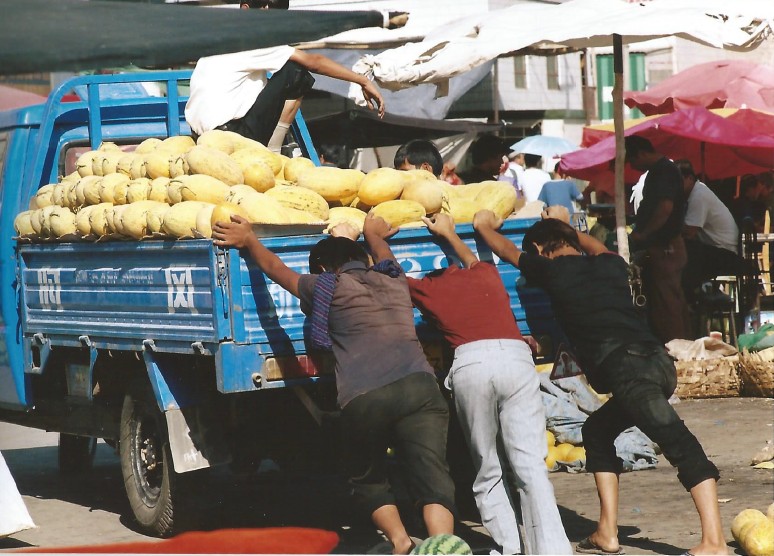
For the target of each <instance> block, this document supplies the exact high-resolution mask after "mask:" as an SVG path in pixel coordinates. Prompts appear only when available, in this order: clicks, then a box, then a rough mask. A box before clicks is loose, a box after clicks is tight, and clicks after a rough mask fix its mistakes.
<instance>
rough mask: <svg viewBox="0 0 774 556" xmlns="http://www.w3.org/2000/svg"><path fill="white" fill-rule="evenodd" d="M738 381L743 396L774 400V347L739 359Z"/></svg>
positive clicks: (743, 354)
mask: <svg viewBox="0 0 774 556" xmlns="http://www.w3.org/2000/svg"><path fill="white" fill-rule="evenodd" d="M739 379H740V381H741V383H742V386H741V392H742V395H744V396H754V397H760V398H774V347H770V348H767V349H764V350H762V351H759V352H756V353H750V352H747V351H745V352H744V353H742V355H741V356H740V357H739Z"/></svg>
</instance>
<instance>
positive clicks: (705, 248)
mask: <svg viewBox="0 0 774 556" xmlns="http://www.w3.org/2000/svg"><path fill="white" fill-rule="evenodd" d="M685 250H686V253H687V255H688V263H687V264H686V266H685V270H684V271H683V289H684V290H685V297H686V299H687V300H688V302H689V303H692V302H693V301H695V299H696V289H697V288H698V287H699V286H700V285H701V284H703V283H704V282H706V281H707V280H711V279H712V278H715V277H716V276H742V275H745V274H751V272H752V269H751V268H750V265H749V263H748V262H747V261H745V260H744V258H743V257H741V256H739V255H738V254H737V253H734V252H733V251H729V250H728V249H722V248H720V247H715V246H714V245H707V244H706V243H702V242H701V241H698V240H691V239H687V240H685Z"/></svg>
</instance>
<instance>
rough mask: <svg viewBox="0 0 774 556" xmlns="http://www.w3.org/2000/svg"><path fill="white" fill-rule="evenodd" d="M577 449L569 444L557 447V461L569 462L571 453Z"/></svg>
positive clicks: (563, 443) (564, 443) (565, 443)
mask: <svg viewBox="0 0 774 556" xmlns="http://www.w3.org/2000/svg"><path fill="white" fill-rule="evenodd" d="M573 448H575V446H573V445H572V444H570V443H568V442H562V443H561V444H557V445H556V459H557V460H558V461H568V460H567V456H568V455H569V453H570V451H571V450H572V449H573Z"/></svg>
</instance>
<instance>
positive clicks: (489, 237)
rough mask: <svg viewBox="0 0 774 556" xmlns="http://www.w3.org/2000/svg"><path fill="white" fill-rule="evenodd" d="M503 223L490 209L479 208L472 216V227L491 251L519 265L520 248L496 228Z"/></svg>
mask: <svg viewBox="0 0 774 556" xmlns="http://www.w3.org/2000/svg"><path fill="white" fill-rule="evenodd" d="M502 225H503V219H502V218H498V217H497V216H495V213H493V212H492V211H491V210H480V211H478V212H477V213H476V215H475V216H474V217H473V227H474V228H475V229H476V231H477V232H478V234H479V235H480V236H481V239H483V240H484V242H486V244H487V245H488V246H489V248H490V249H491V250H492V252H493V253H494V254H495V255H497V256H498V257H500V258H501V259H502V260H504V261H506V262H509V263H511V264H512V265H513V266H516V267H518V266H519V258H520V257H521V249H519V248H518V247H516V245H514V243H513V242H512V241H510V240H509V239H508V238H506V237H505V236H503V235H502V234H500V233H499V232H498V231H497V230H498V228H500V226H502Z"/></svg>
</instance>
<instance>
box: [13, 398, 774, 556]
mask: <svg viewBox="0 0 774 556" xmlns="http://www.w3.org/2000/svg"><path fill="white" fill-rule="evenodd" d="M675 408H676V409H677V410H678V412H679V413H680V415H681V417H682V418H683V419H684V420H685V422H686V423H687V425H688V427H689V428H690V429H691V430H692V431H693V432H694V434H696V436H697V437H698V438H699V440H700V442H701V443H702V444H703V446H704V447H705V449H706V451H707V453H708V454H709V456H710V458H711V459H712V460H713V461H714V462H715V464H716V465H717V466H718V467H719V468H720V472H721V476H722V478H721V481H720V483H719V485H718V495H719V499H720V500H721V504H720V508H721V513H722V518H723V525H724V529H725V531H726V538H727V540H728V542H729V546H730V551H731V552H732V553H733V552H736V553H737V554H741V552H740V550H739V549H738V548H737V547H736V545H735V544H734V542H733V540H732V538H731V533H730V524H731V520H732V519H733V517H734V516H735V515H736V514H737V513H738V512H739V511H741V510H742V509H744V508H748V507H751V508H758V509H760V510H764V511H765V509H766V507H767V506H768V505H769V504H770V503H771V502H772V500H774V471H771V470H756V469H753V468H752V467H751V466H750V465H749V463H750V458H751V457H752V456H753V455H754V454H755V453H756V452H757V451H758V450H759V449H760V448H762V447H763V445H764V444H765V442H766V440H767V439H769V440H771V439H772V437H773V436H774V431H773V429H772V422H773V421H774V400H771V399H761V398H727V399H711V400H682V401H680V402H679V403H678V404H677V405H676V406H675ZM0 450H2V453H3V457H4V458H5V460H6V462H7V463H8V465H9V467H10V469H11V472H12V473H13V475H14V478H15V480H16V482H17V485H18V487H19V490H20V492H21V493H22V495H23V497H24V500H25V502H26V504H27V507H28V509H29V511H30V513H31V515H32V517H33V519H34V521H35V522H36V524H37V526H38V527H37V529H31V530H28V531H23V532H20V533H17V534H15V535H13V536H11V537H9V538H6V539H0V551H12V550H14V549H20V548H25V547H32V546H37V547H42V548H47V547H49V548H50V547H57V546H73V545H82V544H104V543H114V542H128V541H138V540H147V541H153V539H150V538H148V537H145V536H143V535H142V534H141V533H139V532H138V531H137V530H136V529H135V528H134V525H133V523H132V521H131V519H130V517H129V516H130V512H129V507H128V502H127V501H126V496H125V493H124V492H123V485H122V481H121V472H120V468H119V465H118V459H117V457H116V456H115V454H114V453H113V451H112V450H111V449H110V448H109V447H108V446H106V445H104V444H99V445H98V451H97V459H96V462H95V467H94V469H93V470H92V471H91V472H90V473H89V474H88V475H87V476H79V477H74V478H72V477H68V478H67V479H64V478H63V477H62V476H60V475H59V473H58V472H57V453H56V435H53V434H50V433H45V432H42V431H33V430H30V429H24V428H22V427H15V426H12V425H6V424H2V423H0ZM212 479H213V481H212V486H211V487H210V490H209V491H208V493H207V494H206V496H204V497H202V499H201V500H200V502H199V504H198V505H199V506H200V507H199V510H200V515H201V516H202V517H201V521H200V524H199V527H198V528H201V529H216V528H227V527H229V528H230V527H268V526H278V525H293V526H306V527H319V528H324V529H328V530H332V531H336V532H337V533H338V534H339V535H340V537H341V543H340V544H339V546H338V547H337V548H336V550H335V552H336V553H339V554H363V553H365V552H368V551H369V550H370V549H372V548H373V546H374V545H376V544H378V543H379V542H380V541H381V539H380V537H379V536H378V535H377V533H376V532H375V531H374V530H373V528H372V527H371V525H370V523H368V520H367V519H363V516H359V515H356V514H355V513H354V512H353V511H352V510H351V508H350V507H349V505H348V501H347V497H346V495H345V488H343V481H342V480H341V478H340V477H339V478H337V477H326V476H317V475H315V474H308V475H304V476H283V475H282V474H279V475H274V476H261V475H259V476H257V477H256V478H254V479H252V480H251V481H249V482H248V483H244V482H240V483H235V482H233V478H229V477H223V476H218V475H215V476H214V477H212ZM551 480H552V482H553V484H554V488H555V490H556V496H557V501H558V504H559V507H560V511H561V515H562V518H563V520H564V524H565V528H566V530H567V534H568V536H569V538H570V540H571V541H572V543H573V545H574V544H575V543H577V542H578V541H579V540H581V539H582V538H583V537H585V536H586V535H587V534H589V533H590V532H591V531H592V530H593V528H594V525H595V520H596V518H597V515H598V503H597V498H596V493H595V489H594V481H593V477H591V476H590V475H587V474H575V475H571V474H568V473H553V474H551ZM413 533H415V534H417V535H421V532H420V531H415V532H413ZM457 533H458V534H459V535H460V536H462V537H463V538H465V539H466V540H467V541H468V542H469V543H470V544H471V546H472V547H473V549H474V552H475V553H476V554H488V553H489V550H490V548H492V543H491V539H489V537H488V536H487V535H486V533H485V531H484V530H483V529H482V528H481V526H480V524H479V523H478V522H477V521H475V519H474V518H470V516H468V519H466V520H464V521H463V522H461V523H460V524H459V525H458V527H457ZM699 533H700V530H699V520H698V517H697V515H696V512H695V510H694V508H693V504H692V502H691V499H690V496H689V494H688V493H686V492H685V491H684V490H683V489H682V487H681V486H680V484H679V483H678V481H677V477H676V472H675V470H674V469H673V468H672V467H671V466H670V465H669V464H668V463H667V462H666V461H665V460H664V459H663V457H662V458H661V459H660V461H659V465H658V466H657V468H656V469H652V470H647V471H637V472H633V473H627V474H625V475H623V476H622V477H621V501H620V538H621V545H622V547H623V548H624V550H625V551H626V552H627V554H681V553H682V552H683V551H684V550H685V549H687V548H689V547H691V546H693V545H695V544H696V543H697V542H698V538H699Z"/></svg>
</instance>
